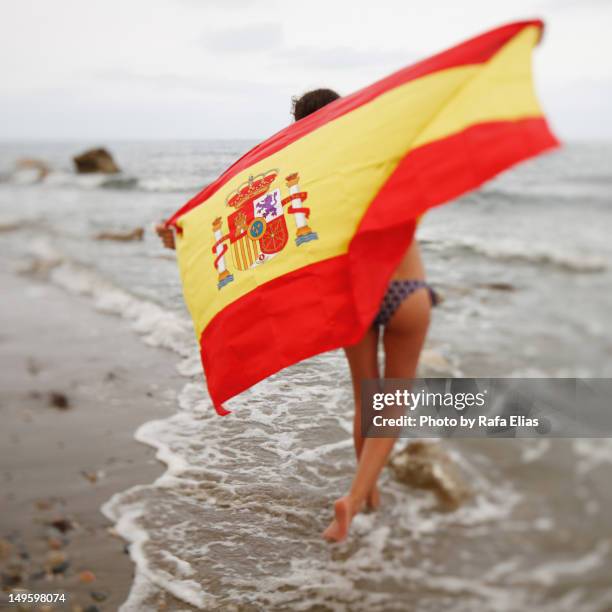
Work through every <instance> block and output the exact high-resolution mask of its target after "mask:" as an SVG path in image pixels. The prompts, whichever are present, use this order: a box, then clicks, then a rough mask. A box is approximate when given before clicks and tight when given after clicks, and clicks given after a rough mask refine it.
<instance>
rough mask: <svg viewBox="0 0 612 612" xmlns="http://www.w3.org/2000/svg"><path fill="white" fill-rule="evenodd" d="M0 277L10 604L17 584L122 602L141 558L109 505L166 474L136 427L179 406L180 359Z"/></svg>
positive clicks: (1, 544) (57, 295)
mask: <svg viewBox="0 0 612 612" xmlns="http://www.w3.org/2000/svg"><path fill="white" fill-rule="evenodd" d="M0 282H1V283H2V300H0V318H1V320H2V327H1V329H0V389H1V391H0V418H1V421H2V426H1V427H0V466H1V467H0V482H1V484H2V486H1V488H0V500H1V502H0V505H1V507H2V513H1V518H0V538H1V540H0V569H1V572H2V582H3V587H5V588H4V589H3V591H2V593H1V594H0V607H3V604H5V603H6V602H7V599H8V593H7V588H8V586H9V585H10V584H15V585H17V583H18V586H19V587H21V588H25V589H28V590H30V591H31V592H33V593H65V594H66V597H67V601H66V603H65V604H64V605H62V606H55V607H52V608H49V609H58V610H59V609H66V610H79V609H83V610H86V609H91V610H93V608H88V607H89V606H92V605H94V606H97V609H98V610H116V609H117V608H118V606H119V605H120V604H121V603H122V602H123V601H124V600H125V598H126V596H127V593H128V590H129V588H130V586H131V583H132V580H133V564H132V562H131V560H130V557H129V555H128V554H127V549H126V545H125V543H124V541H123V540H121V539H120V538H118V537H116V535H114V534H113V530H112V529H111V524H110V522H109V521H108V520H107V519H106V518H105V517H104V516H103V515H102V514H101V512H100V506H101V504H103V503H104V502H105V501H106V500H108V499H109V498H110V497H111V496H112V495H113V494H114V493H115V492H118V491H123V490H125V489H126V488H128V487H130V486H133V485H136V484H139V483H149V482H151V481H152V480H154V479H155V478H156V477H157V476H158V475H159V474H161V473H162V471H163V469H162V465H161V464H160V463H158V462H157V461H156V459H155V458H154V456H153V450H152V449H151V448H149V447H146V446H144V445H142V444H139V443H138V442H136V441H135V440H134V439H133V433H134V431H135V429H136V428H137V427H138V426H139V425H140V424H142V423H143V422H145V421H149V420H151V419H155V418H162V417H166V416H168V415H169V414H171V413H172V412H173V411H174V410H175V406H176V391H177V390H178V389H179V388H180V386H181V382H182V381H181V377H180V376H179V375H178V373H176V370H175V363H176V358H175V356H174V355H172V354H171V353H169V352H167V351H164V350H162V349H155V348H150V347H147V346H145V345H144V344H143V343H142V341H141V340H140V339H139V338H138V337H137V335H136V334H135V333H134V332H133V331H132V330H131V329H130V328H129V324H128V323H127V322H126V321H124V320H120V319H118V318H117V317H114V316H109V315H105V314H102V313H99V312H96V311H94V310H93V309H92V308H91V305H90V304H88V303H87V302H86V301H85V300H84V299H80V298H78V297H74V296H70V295H68V294H66V293H64V292H63V291H62V290H61V289H59V288H56V287H54V286H52V285H49V284H46V283H42V282H37V281H33V280H30V279H29V278H24V277H20V276H16V275H15V274H13V273H12V271H11V270H8V269H7V268H6V265H5V266H3V267H2V268H0ZM53 394H55V395H53ZM66 401H67V406H64V404H65V403H66ZM54 404H55V405H54ZM54 521H55V526H52V525H51V523H52V522H54ZM58 521H59V522H58ZM81 572H91V574H93V576H92V575H91V574H81ZM92 578H93V580H92ZM85 580H89V581H85ZM11 608H13V606H11ZM33 609H41V608H33Z"/></svg>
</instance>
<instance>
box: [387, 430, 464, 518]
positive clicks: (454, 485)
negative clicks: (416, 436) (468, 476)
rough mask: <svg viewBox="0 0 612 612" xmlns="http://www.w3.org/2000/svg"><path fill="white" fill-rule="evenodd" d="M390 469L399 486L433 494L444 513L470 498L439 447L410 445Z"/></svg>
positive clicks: (425, 444)
mask: <svg viewBox="0 0 612 612" xmlns="http://www.w3.org/2000/svg"><path fill="white" fill-rule="evenodd" d="M389 465H390V466H391V469H392V470H393V472H394V473H395V477H396V478H397V479H398V480H399V481H400V482H403V483H405V484H407V485H410V486H413V487H416V488H419V489H428V490H430V491H433V492H434V494H435V495H436V497H437V499H438V503H439V504H440V506H441V507H442V509H443V510H447V511H448V510H455V509H456V508H458V507H459V506H460V505H461V503H462V502H463V501H464V500H466V499H467V498H468V497H469V496H470V491H469V488H468V487H467V485H466V483H465V481H464V479H463V477H462V476H461V473H460V471H459V469H458V468H457V466H456V465H455V463H454V462H453V460H452V459H451V458H450V457H449V456H448V454H447V453H445V452H444V451H443V450H442V448H441V445H440V444H436V443H430V442H422V441H420V440H418V441H415V442H411V443H410V444H408V445H407V446H406V447H405V448H404V449H402V450H401V451H399V452H398V453H396V454H395V455H394V456H393V457H392V458H391V460H390V461H389Z"/></svg>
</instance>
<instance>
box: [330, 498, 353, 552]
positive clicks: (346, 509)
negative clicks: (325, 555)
mask: <svg viewBox="0 0 612 612" xmlns="http://www.w3.org/2000/svg"><path fill="white" fill-rule="evenodd" d="M334 514H335V518H334V520H333V521H332V522H331V523H330V524H329V527H328V528H327V529H326V530H325V531H324V532H323V537H324V538H325V539H326V540H329V541H331V542H341V541H342V540H344V539H345V538H346V536H347V535H348V531H349V527H350V526H351V521H352V520H353V516H354V515H355V512H354V510H353V507H352V504H351V500H350V497H348V495H347V496H346V497H341V498H340V499H338V500H336V502H335V503H334Z"/></svg>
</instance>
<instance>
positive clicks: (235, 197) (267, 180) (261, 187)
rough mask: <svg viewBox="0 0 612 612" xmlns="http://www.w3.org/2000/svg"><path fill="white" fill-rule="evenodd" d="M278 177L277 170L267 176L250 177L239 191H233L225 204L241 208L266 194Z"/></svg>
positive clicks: (267, 173) (266, 174) (271, 171)
mask: <svg viewBox="0 0 612 612" xmlns="http://www.w3.org/2000/svg"><path fill="white" fill-rule="evenodd" d="M277 175H278V172H277V171H276V170H270V171H269V172H266V173H265V174H258V175H257V176H250V177H249V180H248V181H247V182H246V183H242V185H240V187H238V189H236V190H235V191H232V192H231V193H230V194H229V195H228V196H227V198H226V200H225V203H226V204H227V205H228V206H231V207H232V208H240V206H242V205H243V204H245V203H246V202H250V201H251V200H254V199H255V198H258V197H260V196H262V195H263V194H264V193H266V192H267V191H268V189H269V188H270V185H271V184H272V183H273V182H274V179H276V177H277Z"/></svg>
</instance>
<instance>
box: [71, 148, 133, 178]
mask: <svg viewBox="0 0 612 612" xmlns="http://www.w3.org/2000/svg"><path fill="white" fill-rule="evenodd" d="M72 160H73V161H74V166H75V168H76V171H77V172H78V173H79V174H89V173H92V172H101V173H103V174H115V173H117V172H120V171H121V170H120V169H119V166H117V164H116V163H115V160H114V159H113V157H112V155H111V154H110V153H109V152H108V151H107V150H106V149H90V150H89V151H85V152H84V153H81V154H80V155H77V156H75V157H73V158H72Z"/></svg>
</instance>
